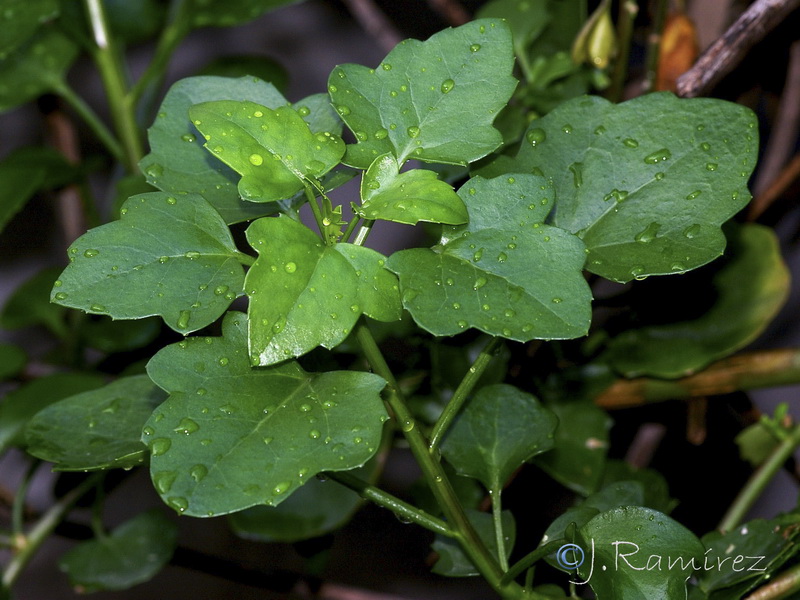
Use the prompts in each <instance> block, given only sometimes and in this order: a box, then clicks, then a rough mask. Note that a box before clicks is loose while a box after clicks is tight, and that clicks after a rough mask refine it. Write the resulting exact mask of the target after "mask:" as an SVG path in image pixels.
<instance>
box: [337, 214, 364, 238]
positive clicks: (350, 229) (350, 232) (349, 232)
mask: <svg viewBox="0 0 800 600" xmlns="http://www.w3.org/2000/svg"><path fill="white" fill-rule="evenodd" d="M360 220H361V219H360V218H359V216H358V215H357V214H355V213H353V218H352V219H351V220H350V222H349V223H348V224H347V229H345V230H344V233H343V234H342V241H343V242H346V241H347V240H349V239H350V236H351V235H353V232H354V231H355V229H356V227H357V226H358V222H359V221H360Z"/></svg>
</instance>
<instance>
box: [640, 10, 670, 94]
mask: <svg viewBox="0 0 800 600" xmlns="http://www.w3.org/2000/svg"><path fill="white" fill-rule="evenodd" d="M668 7H669V0H658V1H657V3H656V14H655V16H654V17H653V28H652V30H651V31H650V35H649V36H648V38H647V58H646V60H645V74H644V85H643V89H642V92H643V93H645V94H647V93H649V92H652V91H653V88H654V87H655V84H656V78H657V75H658V58H659V52H660V50H661V36H662V34H663V33H664V23H665V22H666V20H667V8H668Z"/></svg>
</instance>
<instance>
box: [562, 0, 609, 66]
mask: <svg viewBox="0 0 800 600" xmlns="http://www.w3.org/2000/svg"><path fill="white" fill-rule="evenodd" d="M616 51H617V35H616V32H615V31H614V23H613V21H612V20H611V3H610V2H609V0H604V1H603V2H601V3H600V6H598V7H597V10H595V11H594V12H593V13H592V14H591V16H590V17H589V19H588V20H587V21H586V23H585V24H584V25H583V27H582V28H581V30H580V32H579V33H578V36H577V37H576V38H575V42H574V43H573V44H572V60H573V61H574V62H575V63H576V64H581V63H586V64H589V65H591V66H593V67H597V68H598V69H605V68H606V67H607V66H608V63H609V61H610V60H611V58H612V57H613V56H614V54H615V53H616Z"/></svg>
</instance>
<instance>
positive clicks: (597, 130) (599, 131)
mask: <svg viewBox="0 0 800 600" xmlns="http://www.w3.org/2000/svg"><path fill="white" fill-rule="evenodd" d="M605 132H606V128H605V127H603V126H602V125H598V126H597V127H595V129H594V134H595V135H602V134H604V133H605Z"/></svg>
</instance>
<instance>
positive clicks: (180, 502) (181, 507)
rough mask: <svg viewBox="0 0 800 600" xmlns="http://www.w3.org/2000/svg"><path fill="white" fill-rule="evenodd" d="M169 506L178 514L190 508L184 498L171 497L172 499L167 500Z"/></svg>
mask: <svg viewBox="0 0 800 600" xmlns="http://www.w3.org/2000/svg"><path fill="white" fill-rule="evenodd" d="M167 504H169V505H170V506H171V507H172V508H174V509H175V510H177V511H178V512H184V511H185V510H186V509H187V508H189V501H188V500H187V499H186V498H184V497H183V496H171V497H170V498H167Z"/></svg>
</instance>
